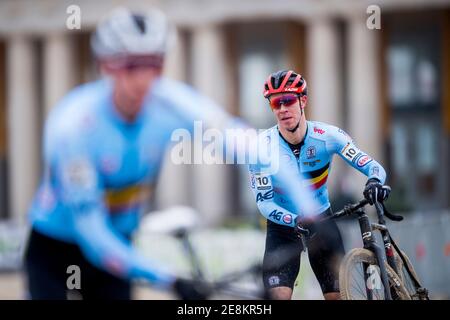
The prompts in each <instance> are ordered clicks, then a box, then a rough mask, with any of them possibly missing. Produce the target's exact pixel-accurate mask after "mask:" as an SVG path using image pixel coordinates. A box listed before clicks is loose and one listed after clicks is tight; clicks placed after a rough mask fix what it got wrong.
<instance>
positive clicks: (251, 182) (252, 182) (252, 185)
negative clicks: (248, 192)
mask: <svg viewBox="0 0 450 320" xmlns="http://www.w3.org/2000/svg"><path fill="white" fill-rule="evenodd" d="M250 187H251V188H252V189H255V188H256V179H255V175H254V174H253V173H251V174H250Z"/></svg>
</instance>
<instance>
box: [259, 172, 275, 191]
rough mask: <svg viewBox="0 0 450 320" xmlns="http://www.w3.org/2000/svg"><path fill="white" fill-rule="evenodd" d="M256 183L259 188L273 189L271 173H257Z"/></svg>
mask: <svg viewBox="0 0 450 320" xmlns="http://www.w3.org/2000/svg"><path fill="white" fill-rule="evenodd" d="M255 183H256V189H257V190H270V189H272V179H271V178H270V175H266V174H257V175H255Z"/></svg>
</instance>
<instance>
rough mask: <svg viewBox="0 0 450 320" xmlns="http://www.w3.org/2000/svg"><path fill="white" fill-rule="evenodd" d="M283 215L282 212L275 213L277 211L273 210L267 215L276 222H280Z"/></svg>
mask: <svg viewBox="0 0 450 320" xmlns="http://www.w3.org/2000/svg"><path fill="white" fill-rule="evenodd" d="M282 215H283V212H281V211H277V210H273V211H272V212H271V213H270V214H269V218H273V219H275V220H277V221H280V219H281V216H282Z"/></svg>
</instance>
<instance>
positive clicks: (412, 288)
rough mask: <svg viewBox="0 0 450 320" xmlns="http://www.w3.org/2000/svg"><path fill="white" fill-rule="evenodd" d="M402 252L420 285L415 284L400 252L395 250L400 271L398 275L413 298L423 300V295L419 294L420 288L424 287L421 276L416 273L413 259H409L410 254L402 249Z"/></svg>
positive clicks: (397, 266)
mask: <svg viewBox="0 0 450 320" xmlns="http://www.w3.org/2000/svg"><path fill="white" fill-rule="evenodd" d="M401 254H402V255H403V258H404V259H405V262H406V264H407V267H408V269H409V270H410V272H411V273H412V276H413V277H414V278H416V280H417V282H418V283H419V287H417V285H416V284H415V281H414V280H413V279H412V278H411V275H410V274H409V273H408V271H407V270H406V267H405V266H404V263H403V260H402V258H401V257H400V256H399V254H398V252H397V251H396V252H395V265H396V268H397V271H398V273H397V274H398V275H399V276H400V279H401V280H402V283H403V285H404V287H405V288H406V290H407V291H408V293H409V295H410V297H411V300H421V297H420V295H419V292H418V289H420V288H422V285H421V281H420V278H419V276H418V275H417V273H416V270H415V269H414V267H413V265H412V263H411V260H410V259H409V257H408V255H407V254H406V253H405V252H404V251H403V250H401Z"/></svg>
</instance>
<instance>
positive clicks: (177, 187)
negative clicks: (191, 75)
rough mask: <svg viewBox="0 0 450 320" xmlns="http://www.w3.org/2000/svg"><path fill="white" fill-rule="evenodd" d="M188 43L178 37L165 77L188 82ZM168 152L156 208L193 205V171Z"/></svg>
mask: <svg viewBox="0 0 450 320" xmlns="http://www.w3.org/2000/svg"><path fill="white" fill-rule="evenodd" d="M186 56H187V52H186V42H185V39H184V38H182V36H181V35H178V37H177V40H176V43H175V44H174V47H173V48H171V50H170V51H169V53H168V55H167V57H166V61H165V64H164V76H166V77H168V78H171V79H174V80H179V81H186V72H185V70H186V65H187V63H186V62H187V61H186V60H187V59H186ZM170 153H171V152H170V150H168V151H167V153H166V156H165V159H164V161H163V167H162V169H161V174H160V177H159V181H158V187H157V190H156V195H155V200H156V208H157V209H163V208H167V207H170V206H174V205H191V204H192V201H190V195H191V188H192V186H191V183H192V182H191V181H190V176H191V171H192V170H191V169H192V167H191V166H190V165H187V164H179V165H177V164H174V163H173V162H172V160H171V158H170Z"/></svg>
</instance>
